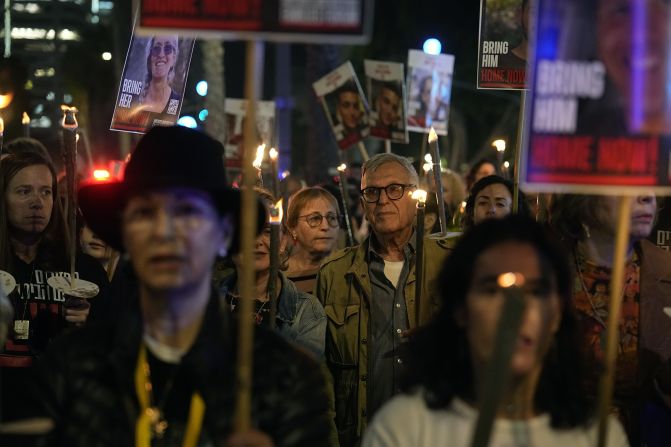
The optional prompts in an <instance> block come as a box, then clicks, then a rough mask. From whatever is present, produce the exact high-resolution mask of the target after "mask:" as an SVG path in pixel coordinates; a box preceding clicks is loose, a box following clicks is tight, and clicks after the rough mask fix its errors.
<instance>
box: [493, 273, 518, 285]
mask: <svg viewBox="0 0 671 447" xmlns="http://www.w3.org/2000/svg"><path fill="white" fill-rule="evenodd" d="M496 282H497V283H498V285H499V287H503V288H508V287H512V286H518V287H519V286H521V285H523V284H524V276H523V275H522V274H521V273H513V272H508V273H502V274H500V275H499V277H498V278H497V279H496Z"/></svg>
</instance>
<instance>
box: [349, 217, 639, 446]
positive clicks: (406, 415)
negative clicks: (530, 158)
mask: <svg viewBox="0 0 671 447" xmlns="http://www.w3.org/2000/svg"><path fill="white" fill-rule="evenodd" d="M507 272H515V273H519V274H521V275H523V277H524V284H523V285H522V286H521V287H522V290H523V293H524V298H525V306H526V309H525V311H524V314H523V317H522V321H521V325H520V328H519V332H518V337H517V341H516V344H515V347H514V348H513V354H512V358H511V360H510V365H509V367H510V380H509V383H508V384H506V386H505V390H504V394H503V397H502V400H501V402H500V403H499V408H498V411H497V416H496V419H495V422H494V427H493V431H492V434H491V438H490V445H497V446H498V445H542V446H546V447H547V446H549V447H552V446H558V447H559V446H565V445H572V446H585V447H587V446H591V445H594V444H595V442H596V439H597V428H598V427H597V426H598V424H597V423H596V417H595V416H596V415H595V413H594V402H592V401H590V400H588V398H587V397H586V394H585V392H584V390H583V380H584V379H585V372H586V371H585V369H583V368H582V362H581V361H580V360H581V358H582V356H581V352H580V351H579V349H578V343H577V332H576V321H575V319H574V317H573V315H572V313H571V310H570V301H571V281H570V272H569V269H568V264H567V259H566V256H565V255H564V253H563V251H562V250H561V249H560V247H558V246H557V245H556V244H555V243H554V242H553V240H552V239H551V238H550V237H549V236H548V235H547V234H546V233H545V232H544V231H543V229H542V228H541V227H540V226H538V225H537V224H536V223H535V222H533V221H532V220H531V219H529V218H528V217H525V216H511V217H507V218H505V219H503V220H489V221H486V222H484V223H482V224H479V225H476V226H474V227H473V228H472V229H471V230H470V231H467V232H466V233H465V234H464V236H463V237H462V239H461V240H460V241H459V243H458V244H457V245H456V247H455V248H454V251H453V252H452V254H451V255H450V257H449V258H448V259H447V261H446V263H445V265H444V268H443V273H442V275H441V276H440V277H441V278H442V284H441V285H444V287H443V288H442V291H443V293H442V298H443V306H442V308H441V311H440V313H439V314H438V315H437V317H436V319H435V320H434V321H433V322H432V323H430V324H429V325H428V326H426V327H425V328H424V329H422V330H420V331H419V332H418V333H417V335H416V336H415V337H414V338H413V339H411V341H410V342H409V344H410V345H409V347H408V350H407V358H406V360H405V361H404V364H409V365H412V368H410V369H409V370H408V376H407V380H406V383H405V385H404V388H405V392H406V394H402V395H399V396H397V397H395V398H394V399H392V400H391V401H390V402H389V403H388V404H387V405H386V406H385V407H383V408H382V410H380V412H379V413H378V414H377V416H376V417H375V419H374V420H373V423H372V425H371V426H370V427H369V430H368V432H367V433H366V435H365V437H364V441H363V444H362V445H363V446H364V447H381V446H399V447H400V446H413V447H418V446H426V447H429V446H437V445H452V446H467V445H470V442H471V437H472V435H473V429H474V427H475V423H476V420H477V418H478V404H479V402H481V400H482V399H483V397H484V396H483V394H482V392H483V386H482V382H483V377H484V373H485V371H486V368H488V367H491V366H490V365H489V362H490V360H491V358H492V352H493V349H494V345H495V340H496V337H497V324H498V320H499V318H500V316H501V311H502V308H503V304H504V300H505V298H504V295H503V293H502V290H501V289H500V288H499V286H498V285H497V279H498V277H499V275H501V274H503V273H507ZM608 445H611V446H623V445H627V441H626V438H625V436H624V433H623V431H622V428H621V426H620V424H619V423H618V422H617V421H616V420H615V419H614V418H612V419H611V420H610V424H609V433H608Z"/></svg>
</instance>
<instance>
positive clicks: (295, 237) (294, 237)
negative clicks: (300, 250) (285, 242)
mask: <svg viewBox="0 0 671 447" xmlns="http://www.w3.org/2000/svg"><path fill="white" fill-rule="evenodd" d="M291 237H292V238H293V240H294V241H295V240H297V235H296V233H295V232H292V233H291Z"/></svg>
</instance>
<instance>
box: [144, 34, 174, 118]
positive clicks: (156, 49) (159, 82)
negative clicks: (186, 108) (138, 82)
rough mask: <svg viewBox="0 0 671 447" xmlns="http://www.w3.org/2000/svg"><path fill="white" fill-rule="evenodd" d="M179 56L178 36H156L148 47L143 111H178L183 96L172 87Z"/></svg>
mask: <svg viewBox="0 0 671 447" xmlns="http://www.w3.org/2000/svg"><path fill="white" fill-rule="evenodd" d="M178 55H179V41H178V38H177V36H154V37H152V38H151V39H150V40H149V44H148V46H147V74H146V77H145V82H144V87H143V90H142V94H141V95H140V103H141V104H142V107H141V110H142V111H145V112H154V113H171V108H172V107H171V106H173V105H175V106H174V109H175V111H174V112H172V113H173V114H175V113H176V111H177V105H178V104H179V101H180V99H181V96H180V94H179V93H178V92H176V91H175V90H174V89H173V88H172V85H171V82H172V80H173V79H174V77H175V65H176V64H177V57H178Z"/></svg>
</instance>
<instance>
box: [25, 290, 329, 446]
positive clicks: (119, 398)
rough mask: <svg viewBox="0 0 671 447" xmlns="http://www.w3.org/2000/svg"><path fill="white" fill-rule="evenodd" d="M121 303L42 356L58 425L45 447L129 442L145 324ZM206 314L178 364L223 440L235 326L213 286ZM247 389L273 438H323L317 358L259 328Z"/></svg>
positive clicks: (255, 418) (324, 408)
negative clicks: (111, 318)
mask: <svg viewBox="0 0 671 447" xmlns="http://www.w3.org/2000/svg"><path fill="white" fill-rule="evenodd" d="M127 309H128V312H124V313H123V315H122V316H121V318H120V319H119V320H118V323H117V324H113V323H111V322H108V323H106V324H100V325H97V326H96V325H91V326H89V327H86V328H82V330H81V331H77V332H75V333H72V334H69V335H68V336H66V337H63V338H62V339H60V340H59V341H57V342H56V343H54V344H53V346H52V348H51V349H50V350H49V351H48V354H47V355H46V356H45V357H44V358H43V359H42V361H41V362H40V364H39V369H38V375H39V377H40V380H39V381H38V384H39V386H38V388H37V390H39V393H40V401H41V404H40V405H41V406H42V408H43V409H44V411H46V412H47V414H48V416H49V417H51V418H53V419H54V421H55V423H56V429H55V431H54V433H52V436H51V438H50V439H49V445H59V446H60V445H63V446H66V445H67V446H87V447H96V446H101V447H102V446H132V445H134V433H135V424H136V420H137V414H138V408H139V406H138V402H137V398H136V394H135V387H134V382H133V380H134V372H135V367H136V362H137V357H138V350H139V347H140V344H141V338H142V322H141V318H140V313H139V309H138V306H137V303H135V304H134V305H132V306H128V307H127ZM206 312H207V313H206V317H205V320H204V324H203V327H202V328H201V331H200V333H199V335H198V337H197V339H196V342H195V343H194V346H193V347H192V348H191V349H190V350H189V352H188V353H187V354H186V355H185V357H184V358H183V359H182V364H181V365H182V366H180V367H186V368H188V371H189V373H190V375H191V377H192V378H193V382H194V384H195V387H196V388H197V389H198V391H199V392H200V394H201V396H202V397H203V399H204V401H205V406H206V410H205V417H204V420H203V431H204V434H205V435H206V438H207V439H208V440H210V441H212V442H213V443H214V445H216V446H220V445H222V446H223V445H224V440H225V439H226V438H227V437H228V435H229V434H230V433H231V431H232V423H233V411H234V406H235V369H234V368H235V341H234V340H235V334H236V333H237V328H236V327H235V326H234V324H233V323H232V321H231V320H228V317H227V316H226V313H225V312H220V307H219V299H218V296H216V295H214V294H213V298H211V300H210V304H209V305H208V309H207V311H206ZM252 393H253V394H252V396H253V397H252V424H253V426H254V427H255V428H256V429H258V430H261V431H263V432H265V433H267V434H268V435H270V436H271V437H272V439H273V441H274V443H275V446H277V447H280V446H322V445H327V444H328V433H329V432H328V405H327V398H326V395H325V384H324V380H323V376H322V375H321V373H320V371H319V368H318V366H317V364H316V363H315V362H314V361H313V360H311V359H310V358H309V357H308V356H307V355H305V354H303V353H301V352H299V351H297V350H296V349H295V348H293V347H291V346H290V345H289V344H288V343H287V342H285V341H284V340H282V339H281V338H280V337H279V336H277V335H275V334H273V333H271V332H270V331H266V330H264V329H263V328H258V329H257V330H256V332H255V334H254V377H253V391H252ZM202 440H203V436H201V441H202ZM208 444H209V443H208ZM209 445H211V444H209Z"/></svg>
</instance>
